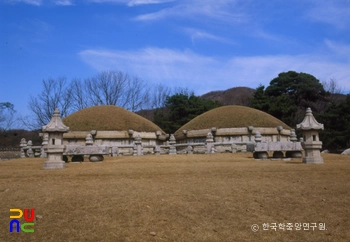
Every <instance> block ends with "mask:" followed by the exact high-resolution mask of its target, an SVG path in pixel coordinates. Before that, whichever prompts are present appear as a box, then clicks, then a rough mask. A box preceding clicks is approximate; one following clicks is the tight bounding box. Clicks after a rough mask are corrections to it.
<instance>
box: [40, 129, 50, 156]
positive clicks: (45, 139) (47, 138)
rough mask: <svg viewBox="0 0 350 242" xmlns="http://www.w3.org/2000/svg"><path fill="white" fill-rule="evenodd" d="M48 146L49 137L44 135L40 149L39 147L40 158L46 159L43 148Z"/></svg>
mask: <svg viewBox="0 0 350 242" xmlns="http://www.w3.org/2000/svg"><path fill="white" fill-rule="evenodd" d="M48 144H49V136H48V135H47V134H44V136H43V142H42V143H41V145H42V147H41V155H40V157H46V153H45V148H46V146H47V145H48Z"/></svg>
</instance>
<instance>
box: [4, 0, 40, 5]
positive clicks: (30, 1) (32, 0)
mask: <svg viewBox="0 0 350 242" xmlns="http://www.w3.org/2000/svg"><path fill="white" fill-rule="evenodd" d="M8 2H10V3H21V2H22V3H27V4H31V5H35V6H40V5H41V4H42V0H9V1H8Z"/></svg>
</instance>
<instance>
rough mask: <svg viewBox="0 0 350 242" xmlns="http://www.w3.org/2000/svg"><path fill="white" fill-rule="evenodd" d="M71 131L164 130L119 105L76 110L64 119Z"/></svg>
mask: <svg viewBox="0 0 350 242" xmlns="http://www.w3.org/2000/svg"><path fill="white" fill-rule="evenodd" d="M63 123H64V124H65V125H66V126H68V127H69V129H70V131H90V130H105V131H110V130H126V131H127V130H130V129H132V130H134V131H139V132H141V131H142V132H156V131H161V132H162V133H164V131H162V129H161V128H160V127H158V126H157V125H156V124H154V123H152V122H151V121H149V120H147V119H145V118H143V117H141V116H140V115H138V114H135V113H133V112H130V111H128V110H126V109H124V108H121V107H118V106H111V105H106V106H93V107H89V108H85V109H82V110H80V111H78V112H75V113H73V114H71V115H69V116H67V117H66V118H64V119H63Z"/></svg>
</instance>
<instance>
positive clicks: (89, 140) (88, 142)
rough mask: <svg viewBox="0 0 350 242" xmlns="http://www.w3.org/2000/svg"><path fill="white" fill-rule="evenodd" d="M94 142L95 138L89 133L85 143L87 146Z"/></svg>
mask: <svg viewBox="0 0 350 242" xmlns="http://www.w3.org/2000/svg"><path fill="white" fill-rule="evenodd" d="M93 144H94V139H93V138H92V135H91V134H87V135H86V138H85V145H86V146H92V145H93Z"/></svg>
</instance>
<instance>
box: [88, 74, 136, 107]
mask: <svg viewBox="0 0 350 242" xmlns="http://www.w3.org/2000/svg"><path fill="white" fill-rule="evenodd" d="M128 80H129V76H128V75H127V74H124V73H123V72H120V71H119V72H115V71H103V72H101V73H99V74H98V75H97V76H96V77H94V78H89V79H86V80H85V81H84V85H85V87H86V92H87V93H86V94H87V97H86V98H87V99H88V102H89V105H90V106H96V105H118V106H122V107H125V106H126V104H127V100H126V97H125V91H126V87H127V82H128Z"/></svg>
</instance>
